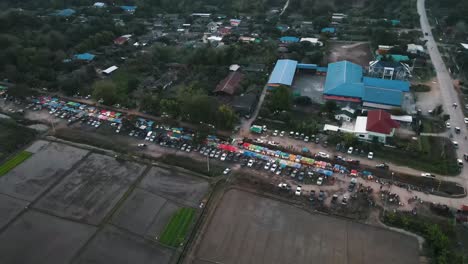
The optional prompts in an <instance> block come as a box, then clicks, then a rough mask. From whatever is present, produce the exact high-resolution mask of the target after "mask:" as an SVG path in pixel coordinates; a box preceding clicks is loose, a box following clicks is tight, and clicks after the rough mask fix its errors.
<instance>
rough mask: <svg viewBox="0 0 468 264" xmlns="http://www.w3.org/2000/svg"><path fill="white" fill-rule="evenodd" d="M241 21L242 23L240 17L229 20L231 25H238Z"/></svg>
mask: <svg viewBox="0 0 468 264" xmlns="http://www.w3.org/2000/svg"><path fill="white" fill-rule="evenodd" d="M240 23H241V20H240V19H230V20H229V24H230V25H231V27H238V26H239V24H240Z"/></svg>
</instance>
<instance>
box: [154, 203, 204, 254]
mask: <svg viewBox="0 0 468 264" xmlns="http://www.w3.org/2000/svg"><path fill="white" fill-rule="evenodd" d="M194 215H195V209H193V208H180V209H179V210H178V211H177V212H175V213H174V214H173V215H172V217H171V219H170V220H169V223H168V224H167V225H166V227H165V228H164V231H163V232H162V235H161V237H160V238H159V241H160V242H161V243H162V244H164V245H167V246H170V247H178V246H180V245H181V244H182V243H183V242H184V239H185V236H186V235H187V232H188V230H189V227H190V224H191V223H192V221H193V217H194Z"/></svg>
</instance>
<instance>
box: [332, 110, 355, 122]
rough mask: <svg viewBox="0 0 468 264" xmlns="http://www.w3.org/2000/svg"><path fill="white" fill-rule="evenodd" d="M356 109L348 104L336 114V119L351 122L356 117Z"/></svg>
mask: <svg viewBox="0 0 468 264" xmlns="http://www.w3.org/2000/svg"><path fill="white" fill-rule="evenodd" d="M355 112H356V111H355V110H354V109H352V108H350V107H348V106H346V107H343V108H341V109H340V110H339V111H338V112H337V113H336V114H335V119H336V120H341V121H346V122H351V120H352V119H353V118H354V113H355Z"/></svg>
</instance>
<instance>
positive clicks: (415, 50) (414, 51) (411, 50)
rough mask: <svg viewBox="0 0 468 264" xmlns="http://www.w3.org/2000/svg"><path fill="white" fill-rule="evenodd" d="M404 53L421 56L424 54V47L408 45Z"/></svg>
mask: <svg viewBox="0 0 468 264" xmlns="http://www.w3.org/2000/svg"><path fill="white" fill-rule="evenodd" d="M406 51H407V52H408V53H411V54H422V53H424V47H423V46H421V45H416V44H408V48H407V49H406Z"/></svg>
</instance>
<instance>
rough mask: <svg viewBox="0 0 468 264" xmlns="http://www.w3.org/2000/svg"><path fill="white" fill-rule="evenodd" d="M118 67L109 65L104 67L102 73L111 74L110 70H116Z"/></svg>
mask: <svg viewBox="0 0 468 264" xmlns="http://www.w3.org/2000/svg"><path fill="white" fill-rule="evenodd" d="M118 68H119V67H117V66H115V65H114V66H110V67H109V68H107V69H105V70H103V71H102V73H104V74H106V75H109V74H111V73H112V72H114V71H115V70H117V69H118Z"/></svg>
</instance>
